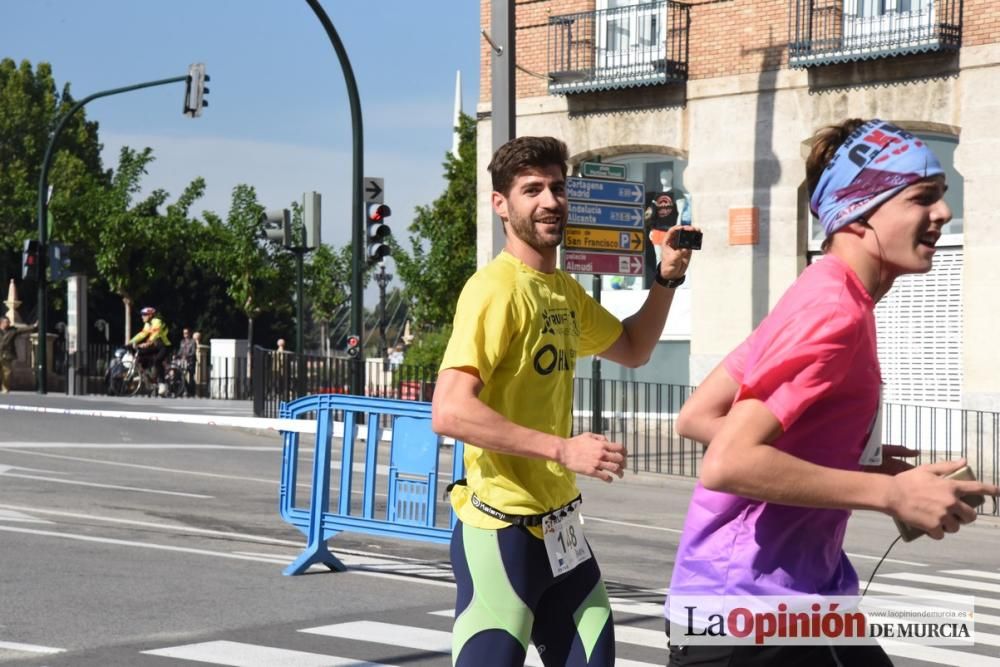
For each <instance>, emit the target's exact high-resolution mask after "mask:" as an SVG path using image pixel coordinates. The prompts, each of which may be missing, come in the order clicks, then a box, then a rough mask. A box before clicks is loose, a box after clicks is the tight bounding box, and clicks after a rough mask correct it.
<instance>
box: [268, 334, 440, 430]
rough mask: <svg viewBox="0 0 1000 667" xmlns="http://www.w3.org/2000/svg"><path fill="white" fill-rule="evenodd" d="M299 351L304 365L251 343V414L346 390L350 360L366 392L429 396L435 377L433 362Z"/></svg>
mask: <svg viewBox="0 0 1000 667" xmlns="http://www.w3.org/2000/svg"><path fill="white" fill-rule="evenodd" d="M302 356H304V358H305V359H304V362H305V363H304V364H301V363H300V359H301V357H300V355H298V354H296V353H294V352H277V351H275V350H267V349H264V348H262V347H254V350H253V378H254V380H253V383H252V384H253V391H252V395H253V402H254V405H253V410H254V414H255V415H256V416H258V417H277V416H278V408H279V406H280V404H281V403H282V402H283V401H290V400H293V399H295V398H298V397H300V396H308V395H311V394H347V393H350V377H351V365H352V364H355V363H364V364H365V378H366V381H365V395H366V396H377V397H380V398H398V399H402V400H415V401H429V400H431V395H432V394H433V392H434V383H435V381H436V380H437V368H435V367H428V366H413V365H408V364H403V365H400V366H393V365H389V364H386V363H385V362H383V361H382V360H381V359H365V360H360V359H358V360H355V359H350V358H346V357H324V356H319V355H310V354H306V355H302ZM300 369H302V370H304V375H303V374H302V370H300Z"/></svg>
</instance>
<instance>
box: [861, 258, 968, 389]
mask: <svg viewBox="0 0 1000 667" xmlns="http://www.w3.org/2000/svg"><path fill="white" fill-rule="evenodd" d="M962 263H963V253H962V248H938V251H937V253H936V254H935V256H934V268H933V269H931V271H930V272H929V273H924V274H913V275H906V276H900V277H899V278H897V279H896V282H895V284H894V285H893V287H892V289H891V290H890V291H889V293H888V294H887V295H886V296H885V297H884V298H883V299H882V300H881V301H880V302H879V304H878V305H877V306H876V308H875V320H876V322H877V325H878V355H879V362H880V363H881V366H882V381H883V382H884V384H885V392H884V397H885V398H884V400H885V401H886V402H887V403H902V404H907V405H936V406H942V407H961V403H962Z"/></svg>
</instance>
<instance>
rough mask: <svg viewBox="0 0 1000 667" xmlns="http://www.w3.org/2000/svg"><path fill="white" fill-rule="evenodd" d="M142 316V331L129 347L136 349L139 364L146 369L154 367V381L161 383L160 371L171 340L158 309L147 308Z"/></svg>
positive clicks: (131, 341) (142, 311)
mask: <svg viewBox="0 0 1000 667" xmlns="http://www.w3.org/2000/svg"><path fill="white" fill-rule="evenodd" d="M139 315H141V316H142V321H143V327H142V331H140V332H139V333H137V334H136V335H135V336H133V337H132V340H130V341H129V345H132V346H134V347H135V348H136V354H137V355H138V361H139V364H140V365H142V366H143V367H144V368H149V367H150V366H152V369H153V381H154V382H156V383H159V382H160V371H161V369H162V366H163V360H164V359H166V358H167V353H168V352H169V348H170V338H169V337H168V336H167V327H166V325H165V324H164V323H163V319H162V318H161V317H160V315H159V313H157V312H156V308H153V307H152V306H146V307H145V308H143V309H142V310H140V311H139Z"/></svg>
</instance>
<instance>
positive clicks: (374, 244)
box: [368, 204, 392, 264]
mask: <svg viewBox="0 0 1000 667" xmlns="http://www.w3.org/2000/svg"><path fill="white" fill-rule="evenodd" d="M390 215H392V210H391V209H390V208H389V207H388V206H386V205H385V204H371V205H369V206H368V262H369V264H372V263H374V262H378V261H381V260H382V259H384V258H385V257H387V256H388V255H390V254H391V253H392V250H391V249H390V248H389V237H391V236H392V230H391V229H389V225H387V224H386V218H388V217H389V216H390Z"/></svg>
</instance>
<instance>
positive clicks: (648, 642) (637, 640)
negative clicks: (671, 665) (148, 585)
mask: <svg viewBox="0 0 1000 667" xmlns="http://www.w3.org/2000/svg"><path fill="white" fill-rule="evenodd" d="M612 608H613V605H612ZM661 612H662V609H661ZM428 613H429V614H431V615H432V616H443V617H444V618H454V617H455V610H454V609H441V610H440V611H431V612H428ZM660 615H661V616H662V613H661V614H660ZM615 642H622V643H623V644H635V645H636V646H648V647H649V648H655V649H663V650H664V651H666V650H667V633H666V632H663V631H660V630H649V629H647V628H633V627H632V626H630V625H623V624H622V623H618V622H616V623H615Z"/></svg>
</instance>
